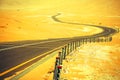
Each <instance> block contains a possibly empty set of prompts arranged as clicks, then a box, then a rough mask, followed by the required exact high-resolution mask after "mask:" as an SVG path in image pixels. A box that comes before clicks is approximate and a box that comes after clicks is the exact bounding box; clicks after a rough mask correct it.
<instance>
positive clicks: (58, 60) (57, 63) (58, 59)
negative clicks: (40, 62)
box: [53, 57, 60, 80]
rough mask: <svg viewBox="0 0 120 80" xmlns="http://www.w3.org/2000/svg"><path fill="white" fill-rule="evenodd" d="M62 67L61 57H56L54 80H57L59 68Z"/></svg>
mask: <svg viewBox="0 0 120 80" xmlns="http://www.w3.org/2000/svg"><path fill="white" fill-rule="evenodd" d="M58 65H60V57H56V62H55V68H54V75H53V80H56V78H57V66H58Z"/></svg>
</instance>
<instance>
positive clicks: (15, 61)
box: [0, 14, 117, 79]
mask: <svg viewBox="0 0 120 80" xmlns="http://www.w3.org/2000/svg"><path fill="white" fill-rule="evenodd" d="M59 15H61V14H57V15H53V16H52V19H53V20H54V21H56V22H60V23H65V24H72V25H84V26H92V27H98V28H101V29H103V31H102V32H101V33H98V34H94V35H90V36H78V37H74V38H63V39H49V40H42V41H40V40H36V41H21V42H11V43H0V59H1V60H0V74H1V75H0V76H1V78H0V79H3V78H5V77H8V76H11V75H13V74H14V73H15V72H17V71H19V70H22V69H24V68H26V67H28V66H30V65H31V64H33V63H35V62H36V61H38V60H39V59H41V58H42V57H44V56H46V55H44V56H42V57H39V58H37V59H35V60H33V61H30V62H29V63H27V64H24V65H22V66H20V67H18V68H16V69H13V70H11V71H9V72H7V73H4V72H5V71H7V70H9V69H11V68H12V67H15V66H17V65H19V64H21V63H23V62H25V61H28V60H30V59H32V58H34V57H36V56H39V55H42V54H44V53H45V52H48V51H51V50H53V49H55V48H57V47H60V46H62V45H64V44H67V43H70V42H72V41H76V40H78V39H79V40H80V39H83V38H93V37H105V36H111V35H113V34H115V33H116V32H117V31H116V30H115V29H112V28H108V27H105V26H97V25H90V24H80V23H73V22H66V21H62V20H60V19H59V18H58V16H59ZM3 73H4V74H3Z"/></svg>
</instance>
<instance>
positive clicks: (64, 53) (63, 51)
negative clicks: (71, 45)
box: [62, 46, 66, 59]
mask: <svg viewBox="0 0 120 80" xmlns="http://www.w3.org/2000/svg"><path fill="white" fill-rule="evenodd" d="M62 54H63V59H65V58H66V46H65V47H64V48H62Z"/></svg>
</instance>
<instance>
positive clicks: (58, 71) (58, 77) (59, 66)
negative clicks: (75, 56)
mask: <svg viewBox="0 0 120 80" xmlns="http://www.w3.org/2000/svg"><path fill="white" fill-rule="evenodd" d="M61 69H62V66H61V65H58V66H57V78H56V79H55V80H60V72H61Z"/></svg>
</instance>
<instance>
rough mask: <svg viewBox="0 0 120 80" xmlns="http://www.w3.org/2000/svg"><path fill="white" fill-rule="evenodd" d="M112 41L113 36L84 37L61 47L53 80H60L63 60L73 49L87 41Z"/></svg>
mask: <svg viewBox="0 0 120 80" xmlns="http://www.w3.org/2000/svg"><path fill="white" fill-rule="evenodd" d="M110 41H112V37H98V38H82V39H80V40H77V41H73V42H71V43H68V44H66V45H64V46H63V47H62V48H61V52H59V53H58V57H56V62H55V66H54V75H53V80H60V72H61V69H62V62H63V60H65V59H66V56H67V55H69V54H70V53H71V52H72V51H74V50H76V48H77V47H79V46H80V45H82V44H86V43H95V42H110Z"/></svg>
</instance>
